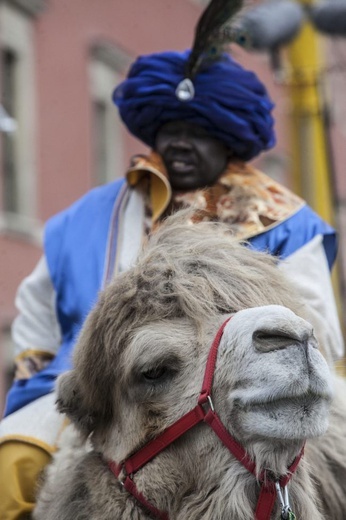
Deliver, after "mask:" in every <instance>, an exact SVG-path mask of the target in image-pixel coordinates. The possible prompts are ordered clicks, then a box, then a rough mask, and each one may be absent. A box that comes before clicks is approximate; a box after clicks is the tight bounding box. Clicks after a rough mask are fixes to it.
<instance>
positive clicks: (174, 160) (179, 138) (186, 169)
mask: <svg viewBox="0 0 346 520" xmlns="http://www.w3.org/2000/svg"><path fill="white" fill-rule="evenodd" d="M155 150H156V152H158V153H159V154H160V155H161V157H162V159H163V162H164V164H165V167H166V169H167V173H168V177H169V180H170V183H171V186H172V188H173V189H174V190H178V191H187V190H195V189H197V188H204V187H206V186H211V185H212V184H214V183H215V182H216V180H217V179H218V178H219V176H220V175H221V174H222V173H223V171H224V170H225V168H226V165H227V162H228V159H229V157H230V152H229V150H228V149H227V147H226V146H225V145H224V144H223V143H222V142H221V141H219V140H218V139H215V138H214V137H211V136H210V135H209V134H208V133H207V131H206V130H204V128H202V127H201V126H199V125H195V124H193V123H188V122H186V121H170V122H169V123H166V124H165V125H163V126H162V127H161V128H160V130H159V131H158V133H157V136H156V140H155Z"/></svg>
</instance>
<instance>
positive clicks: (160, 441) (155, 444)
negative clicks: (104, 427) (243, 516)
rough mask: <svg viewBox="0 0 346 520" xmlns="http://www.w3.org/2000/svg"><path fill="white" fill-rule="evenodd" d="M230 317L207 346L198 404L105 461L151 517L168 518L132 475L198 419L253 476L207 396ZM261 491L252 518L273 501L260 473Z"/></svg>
mask: <svg viewBox="0 0 346 520" xmlns="http://www.w3.org/2000/svg"><path fill="white" fill-rule="evenodd" d="M230 319H231V318H228V319H227V320H226V321H225V322H224V323H223V325H222V326H221V327H220V329H219V330H218V332H217V334H216V336H215V338H214V341H213V344H212V346H211V349H210V352H209V356H208V360H207V365H206V369H205V374H204V380H203V385H202V390H201V393H200V396H199V399H198V403H197V405H196V406H195V408H193V409H192V410H190V412H188V413H186V414H185V415H183V416H182V417H181V418H180V419H178V420H177V421H176V422H175V423H174V424H172V425H171V426H169V427H168V428H167V429H166V430H165V431H163V432H162V433H161V434H160V435H158V436H157V437H156V438H155V439H153V440H152V441H150V442H148V444H146V445H145V446H144V447H143V448H141V449H140V450H139V451H137V452H136V453H135V454H134V455H132V456H131V457H129V458H128V459H126V460H125V461H124V462H122V463H121V464H117V463H116V462H114V461H110V462H108V466H109V468H110V470H111V471H112V472H113V473H114V475H115V476H116V477H117V478H118V477H119V476H120V474H121V475H122V479H121V483H122V485H123V486H124V488H125V489H126V490H127V491H128V492H129V493H131V495H133V496H134V497H135V498H136V499H137V500H138V502H140V503H141V504H142V506H143V507H144V508H145V509H146V510H147V511H149V512H150V513H151V514H152V515H153V516H154V517H155V518H158V519H160V520H169V518H168V515H167V513H165V512H162V511H159V510H158V509H157V508H156V507H155V506H153V505H152V504H150V503H149V502H148V501H147V499H146V498H145V497H144V496H143V494H142V493H140V492H139V491H138V490H137V487H136V484H135V483H134V481H133V479H132V477H133V475H134V474H135V473H136V472H137V471H138V470H139V469H141V468H142V467H143V466H145V464H147V463H148V462H149V461H150V460H152V459H153V458H154V457H156V455H158V454H159V453H161V451H163V450H164V449H165V448H167V446H169V445H170V444H172V443H173V442H174V441H175V440H176V439H178V438H179V437H181V436H182V435H184V433H186V432H187V431H188V430H190V429H191V428H193V427H194V426H195V425H196V424H198V423H200V422H205V423H206V424H208V425H209V426H210V427H211V428H212V429H213V430H214V432H215V433H216V435H217V436H218V437H219V439H220V440H221V441H222V442H223V444H224V445H225V446H226V447H227V448H228V450H229V451H230V452H231V453H232V454H233V455H234V457H235V458H236V459H238V461H239V462H241V464H243V466H245V468H246V469H247V470H248V471H250V473H252V474H253V475H256V466H255V463H254V462H253V461H252V460H251V459H250V458H249V456H248V455H247V453H246V451H245V449H244V448H243V446H241V444H239V443H238V441H236V440H235V439H234V438H233V437H232V436H231V435H230V434H229V432H228V431H227V429H226V428H225V426H224V425H223V424H222V422H221V420H220V418H219V417H218V415H217V414H216V412H215V410H214V406H213V402H212V399H211V389H212V384H213V377H214V372H215V365H216V358H217V352H218V347H219V344H220V341H221V338H222V335H223V331H224V328H225V326H226V325H227V323H228V322H229V320H230ZM302 455H303V449H302V450H301V452H300V454H299V455H298V456H297V457H296V459H295V460H294V462H293V464H292V465H291V466H290V467H289V468H288V472H287V474H286V475H284V476H282V477H281V478H280V479H279V483H280V486H281V488H284V487H285V486H286V485H287V483H288V481H289V480H290V478H291V476H292V474H293V473H294V471H295V470H296V469H297V467H298V464H299V461H300V459H301V457H302ZM260 483H261V491H260V496H259V499H258V502H257V507H256V512H255V520H270V516H271V513H272V510H273V507H274V503H275V500H276V489H275V482H274V481H273V480H272V479H270V478H269V476H268V475H266V474H265V472H263V474H262V475H261V476H260Z"/></svg>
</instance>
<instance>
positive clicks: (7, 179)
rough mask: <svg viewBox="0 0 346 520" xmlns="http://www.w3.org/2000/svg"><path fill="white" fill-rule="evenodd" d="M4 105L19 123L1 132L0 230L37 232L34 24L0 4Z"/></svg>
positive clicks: (29, 19)
mask: <svg viewBox="0 0 346 520" xmlns="http://www.w3.org/2000/svg"><path fill="white" fill-rule="evenodd" d="M0 25H1V33H0V54H1V71H0V73H1V76H0V81H1V89H0V90H1V97H2V99H1V104H2V105H3V109H4V110H5V112H6V114H7V115H8V116H9V117H12V118H14V119H15V121H16V130H15V132H3V131H2V132H1V133H0V136H1V163H0V164H1V172H0V176H1V186H0V192H1V194H2V195H1V201H0V229H2V230H5V231H14V232H16V231H19V232H20V233H24V234H29V235H30V236H31V235H34V237H35V238H36V235H37V233H39V224H38V222H37V221H36V215H37V204H36V195H37V187H36V183H37V179H36V124H35V123H36V93H35V55H34V44H33V41H34V33H33V31H34V28H33V19H32V18H31V17H30V16H29V15H28V14H26V13H25V12H24V11H23V10H22V9H18V8H16V7H15V5H14V4H13V5H11V4H9V3H0Z"/></svg>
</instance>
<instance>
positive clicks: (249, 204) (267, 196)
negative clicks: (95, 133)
mask: <svg viewBox="0 0 346 520" xmlns="http://www.w3.org/2000/svg"><path fill="white" fill-rule="evenodd" d="M144 178H146V179H148V182H149V186H150V189H149V190H148V198H147V203H146V212H147V216H152V218H153V222H154V225H155V224H156V225H157V223H158V222H159V221H160V220H162V219H163V218H164V217H166V216H168V215H169V214H171V213H173V212H175V211H177V210H178V209H181V208H186V207H193V208H195V209H196V219H198V220H218V221H221V222H225V223H227V224H229V225H230V228H231V229H232V231H233V233H234V234H235V236H237V237H238V238H239V239H248V238H250V237H252V236H255V235H258V234H259V233H262V232H264V231H267V230H268V229H270V228H272V227H274V226H275V225H277V224H279V223H280V222H282V221H284V220H286V219H287V218H289V217H290V216H292V215H293V214H294V213H296V212H297V211H298V210H299V209H300V208H301V207H302V206H303V205H304V204H305V202H304V201H303V200H302V199H301V198H300V197H298V196H297V195H295V194H293V193H292V192H291V191H290V190H288V189H287V188H285V187H284V186H281V185H280V184H278V183H277V182H275V181H274V180H273V179H271V178H270V177H268V176H267V175H265V174H264V173H262V172H260V171H259V170H256V169H255V168H253V167H252V166H250V165H248V164H245V163H243V162H240V161H231V162H230V163H229V164H228V167H227V169H226V171H225V173H224V174H223V175H222V176H221V177H220V178H219V180H218V182H217V183H216V184H215V185H214V186H212V187H209V188H205V189H198V190H196V191H190V192H185V193H175V192H172V190H171V188H170V186H169V183H168V177H167V173H166V170H165V167H164V165H163V163H162V161H161V159H160V157H159V156H158V155H157V154H156V153H154V152H153V153H152V154H151V155H149V156H135V157H134V158H133V161H132V164H131V167H130V170H129V172H128V174H127V179H128V181H129V183H130V184H131V185H132V186H133V185H136V184H137V183H139V182H140V181H141V180H143V179H144Z"/></svg>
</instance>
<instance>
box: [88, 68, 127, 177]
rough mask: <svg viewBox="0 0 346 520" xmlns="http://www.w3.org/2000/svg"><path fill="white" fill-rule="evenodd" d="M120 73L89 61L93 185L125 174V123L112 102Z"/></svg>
mask: <svg viewBox="0 0 346 520" xmlns="http://www.w3.org/2000/svg"><path fill="white" fill-rule="evenodd" d="M120 81H121V76H120V74H119V73H118V72H117V71H116V70H115V69H114V67H112V66H110V65H109V64H107V63H104V62H103V61H101V60H98V59H95V58H94V59H93V60H92V61H91V64H90V84H91V102H92V125H93V129H92V130H93V131H92V137H93V143H92V147H93V150H92V151H93V161H94V184H96V185H97V184H104V183H106V182H110V181H112V180H114V179H115V178H119V177H122V175H123V173H124V152H123V150H124V143H123V127H122V126H123V125H122V123H121V120H120V117H119V115H118V113H117V110H116V107H115V106H114V104H113V102H112V92H113V90H114V87H115V86H116V85H117V84H118V83H119V82H120Z"/></svg>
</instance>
